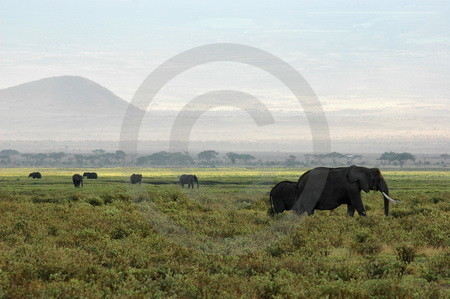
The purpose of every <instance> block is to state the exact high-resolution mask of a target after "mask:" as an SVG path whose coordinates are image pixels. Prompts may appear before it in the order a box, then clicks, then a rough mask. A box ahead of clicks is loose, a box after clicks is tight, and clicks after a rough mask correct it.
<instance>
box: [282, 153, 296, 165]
mask: <svg viewBox="0 0 450 299" xmlns="http://www.w3.org/2000/svg"><path fill="white" fill-rule="evenodd" d="M296 159H297V157H296V156H294V155H290V156H289V157H288V158H287V159H286V161H285V162H284V164H286V166H295V164H296Z"/></svg>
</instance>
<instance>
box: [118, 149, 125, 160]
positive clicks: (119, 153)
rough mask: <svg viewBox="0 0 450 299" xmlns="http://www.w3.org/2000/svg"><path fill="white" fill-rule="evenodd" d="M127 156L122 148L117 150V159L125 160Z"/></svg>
mask: <svg viewBox="0 0 450 299" xmlns="http://www.w3.org/2000/svg"><path fill="white" fill-rule="evenodd" d="M126 156H127V155H126V154H125V152H124V151H122V150H117V151H116V158H117V160H123V159H125V157H126Z"/></svg>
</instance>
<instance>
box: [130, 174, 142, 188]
mask: <svg viewBox="0 0 450 299" xmlns="http://www.w3.org/2000/svg"><path fill="white" fill-rule="evenodd" d="M130 181H131V183H132V184H133V185H134V184H139V185H140V184H141V183H142V174H136V173H133V174H132V175H131V177H130Z"/></svg>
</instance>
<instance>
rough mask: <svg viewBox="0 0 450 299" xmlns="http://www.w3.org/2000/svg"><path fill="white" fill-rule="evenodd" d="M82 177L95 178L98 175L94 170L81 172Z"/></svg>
mask: <svg viewBox="0 0 450 299" xmlns="http://www.w3.org/2000/svg"><path fill="white" fill-rule="evenodd" d="M83 177H86V178H87V179H94V180H96V179H97V178H98V175H97V173H96V172H85V173H83Z"/></svg>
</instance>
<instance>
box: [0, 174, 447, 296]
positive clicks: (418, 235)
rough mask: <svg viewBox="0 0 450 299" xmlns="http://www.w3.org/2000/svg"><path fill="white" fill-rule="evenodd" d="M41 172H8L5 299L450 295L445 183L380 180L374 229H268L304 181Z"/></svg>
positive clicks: (365, 224) (367, 221)
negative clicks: (273, 194) (272, 213)
mask: <svg viewBox="0 0 450 299" xmlns="http://www.w3.org/2000/svg"><path fill="white" fill-rule="evenodd" d="M39 170H40V171H41V172H42V174H43V179H41V180H33V179H27V178H26V177H27V175H28V173H29V172H31V171H35V169H23V168H22V169H18V168H11V169H1V170H0V215H1V217H0V296H2V297H27V296H31V297H36V296H44V297H48V296H51V297H58V296H88V297H100V296H111V295H112V296H161V297H167V296H172V297H184V298H190V297H217V296H221V297H235V296H244V297H264V298H269V297H277V296H278V297H327V296H332V297H333V296H334V297H355V296H357V297H369V296H373V297H383V296H387V297H401V298H411V297H418V298H419V297H420V298H422V297H449V296H450V292H449V286H450V278H449V274H450V273H449V272H450V270H449V260H450V252H449V249H448V248H449V247H448V246H449V245H450V244H449V243H450V238H449V237H450V236H449V232H450V219H449V211H450V198H449V197H450V196H449V194H450V183H449V182H450V174H449V172H445V171H414V172H412V171H384V172H383V174H384V177H385V178H386V180H387V182H388V184H389V187H390V188H391V190H392V191H391V195H392V197H394V198H395V199H398V200H402V201H404V204H403V205H396V206H392V207H391V216H389V217H384V216H383V210H382V208H383V204H382V198H381V196H380V194H378V193H369V194H363V200H364V203H365V206H366V209H367V213H368V215H369V216H368V217H366V218H362V217H357V216H355V217H353V218H350V217H347V216H346V213H345V212H346V209H345V207H340V208H338V209H336V210H335V211H333V212H329V211H317V212H316V214H315V215H313V216H311V217H298V216H296V215H293V214H292V213H286V215H279V216H277V217H275V218H271V217H269V216H268V215H267V209H268V207H269V206H268V201H267V199H268V196H267V195H266V193H267V192H268V191H270V189H271V187H272V186H273V185H274V184H275V183H276V182H278V181H281V180H286V179H288V180H297V179H298V177H299V176H300V175H301V174H302V173H303V171H304V170H298V169H275V168H267V169H244V168H224V169H219V168H217V169H214V168H208V169H207V168H203V169H127V168H113V169H106V168H105V169H96V170H95V171H97V172H98V174H99V179H98V180H85V186H84V188H78V189H76V188H74V187H73V185H72V184H71V175H72V174H74V173H76V172H78V173H83V172H84V171H85V170H80V169H39ZM189 172H190V173H196V174H197V176H198V177H199V180H200V184H201V185H200V188H199V189H194V190H188V189H181V188H180V187H179V186H177V185H176V184H175V182H176V180H177V176H178V175H180V174H182V173H189ZM131 173H142V174H143V175H144V184H143V185H141V186H132V185H130V184H129V183H128V178H129V175H130V174H131Z"/></svg>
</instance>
